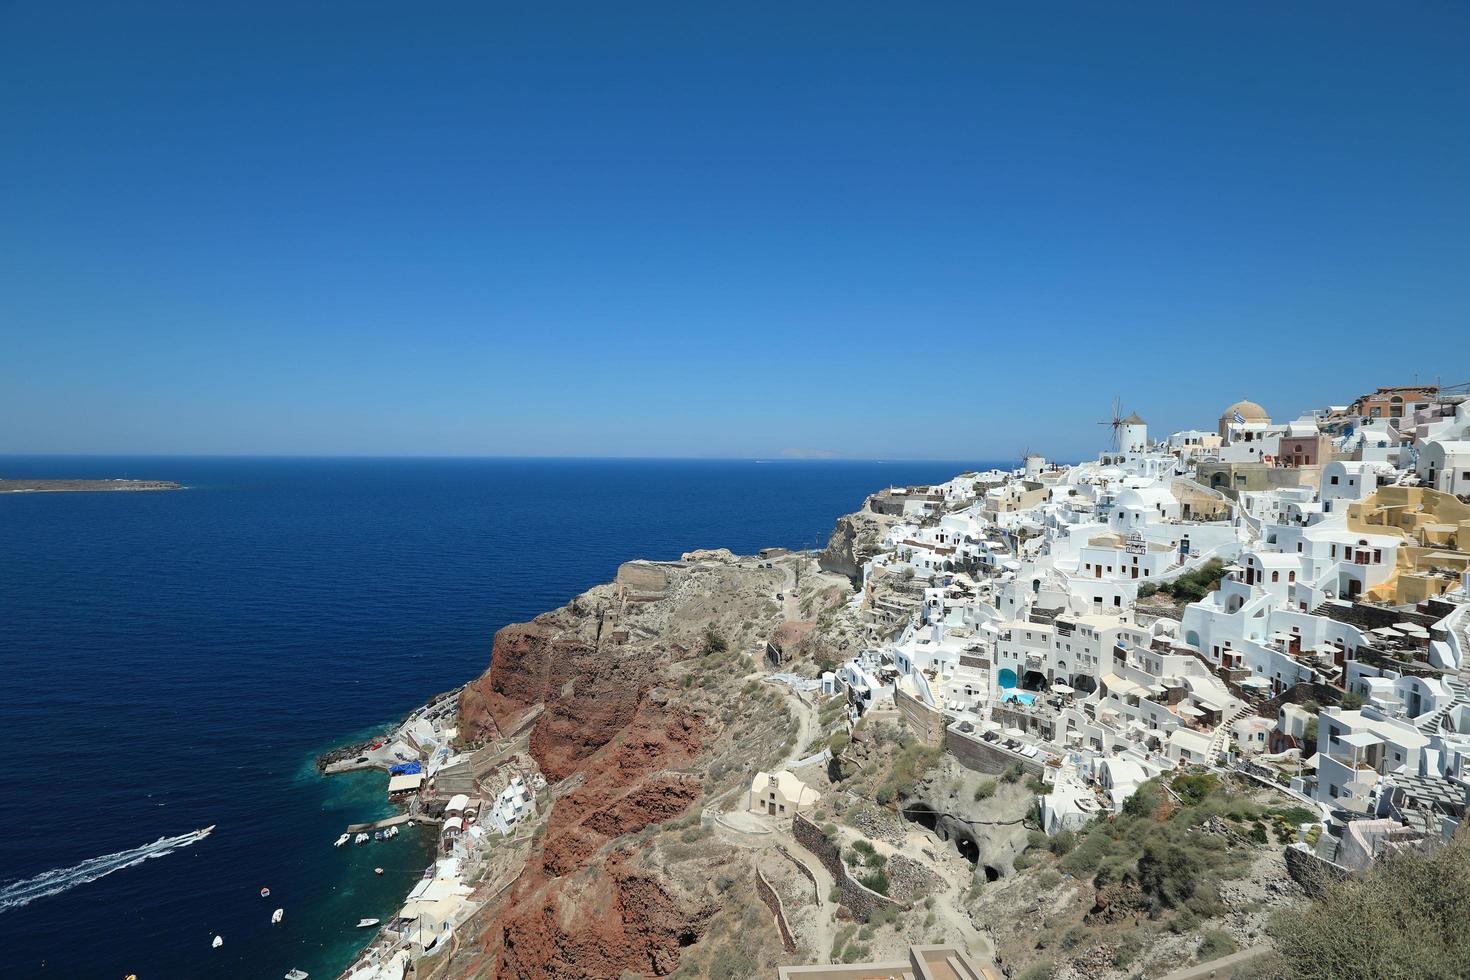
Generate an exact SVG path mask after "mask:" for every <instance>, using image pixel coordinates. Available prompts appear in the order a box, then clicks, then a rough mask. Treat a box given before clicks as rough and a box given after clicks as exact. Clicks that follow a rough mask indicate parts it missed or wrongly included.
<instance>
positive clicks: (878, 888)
mask: <svg viewBox="0 0 1470 980" xmlns="http://www.w3.org/2000/svg"><path fill="white" fill-rule="evenodd" d="M858 881H859V882H860V883H862V885H863V887H865V888H869V889H871V890H873V891H875V892H877V893H878V894H879V895H887V894H888V872H886V871H884V870H883V869H882V868H874V869H873V870H872V871H870V872H868V873H867V874H865V875H863V876H862V877H861V878H859V879H858Z"/></svg>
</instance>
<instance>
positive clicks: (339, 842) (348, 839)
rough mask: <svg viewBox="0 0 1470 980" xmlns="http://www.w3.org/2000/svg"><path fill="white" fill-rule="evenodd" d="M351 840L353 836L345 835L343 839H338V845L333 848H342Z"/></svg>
mask: <svg viewBox="0 0 1470 980" xmlns="http://www.w3.org/2000/svg"><path fill="white" fill-rule="evenodd" d="M350 840H352V835H351V834H343V835H342V836H341V837H338V838H337V843H335V844H333V845H332V846H333V847H341V846H342V845H343V844H345V843H347V842H348V841H350Z"/></svg>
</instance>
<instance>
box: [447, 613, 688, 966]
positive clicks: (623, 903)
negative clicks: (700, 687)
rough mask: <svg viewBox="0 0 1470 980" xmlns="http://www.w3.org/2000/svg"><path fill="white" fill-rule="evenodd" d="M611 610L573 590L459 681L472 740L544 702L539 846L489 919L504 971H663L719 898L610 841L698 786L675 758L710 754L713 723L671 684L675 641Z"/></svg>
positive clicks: (509, 725)
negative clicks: (707, 727) (608, 620)
mask: <svg viewBox="0 0 1470 980" xmlns="http://www.w3.org/2000/svg"><path fill="white" fill-rule="evenodd" d="M584 598H585V597H584ZM581 601H582V600H579V603H580V602H581ZM602 620H603V617H602V614H601V613H600V612H599V611H597V610H595V609H589V608H586V607H583V606H579V605H578V604H577V603H574V604H573V605H572V606H570V607H568V608H567V609H563V610H558V611H557V612H554V613H548V614H547V615H544V616H541V617H538V618H537V619H536V620H535V621H533V622H531V623H528V624H524V625H519V626H510V627H507V628H505V629H503V630H501V631H500V632H499V633H498V634H497V635H496V637H495V646H494V651H493V654H492V659H491V667H490V670H489V671H488V672H487V673H486V674H485V675H484V676H482V677H480V678H479V679H478V680H476V681H474V682H473V683H471V684H470V685H469V686H467V687H466V688H465V689H464V691H463V692H462V693H461V695H460V730H461V733H462V734H463V735H464V737H466V738H467V739H469V740H470V741H480V740H484V739H489V738H495V737H498V736H509V735H511V734H513V733H516V732H517V731H518V730H519V729H520V728H521V726H522V725H524V724H525V723H526V722H527V721H528V720H529V719H530V718H532V717H533V712H534V710H535V708H536V707H537V706H538V705H540V706H542V710H541V712H540V714H539V715H535V716H534V717H535V721H534V723H533V725H532V727H531V730H530V752H531V754H532V756H533V757H534V758H535V759H536V762H537V764H538V765H539V766H540V767H541V771H542V772H543V773H544V774H545V776H546V778H547V780H548V781H549V782H550V783H552V784H553V787H554V790H553V798H554V800H555V802H554V803H553V804H552V809H551V813H550V815H549V817H548V818H547V824H546V830H545V833H544V834H543V835H542V837H541V838H540V841H539V848H538V849H537V850H535V851H533V852H532V854H531V856H530V859H529V861H528V863H527V865H526V867H525V869H524V870H523V871H522V873H521V875H520V878H519V879H518V880H517V881H516V883H515V884H514V886H512V888H511V890H510V892H509V893H508V894H507V895H506V896H505V897H504V899H502V901H501V902H500V906H499V910H498V911H497V912H495V918H494V920H493V922H491V923H490V924H489V926H488V928H486V929H485V930H484V931H483V932H481V940H480V941H481V942H482V943H483V944H484V948H485V962H486V963H487V964H488V963H489V962H491V961H493V962H494V970H493V971H492V972H491V975H493V976H496V977H518V978H526V980H532V978H549V977H557V978H562V977H565V978H572V977H577V978H593V977H599V978H605V977H616V976H618V975H619V973H621V972H622V971H624V970H631V971H635V972H639V973H644V974H647V975H662V974H665V973H668V972H670V971H671V970H672V969H673V968H674V967H675V966H676V965H677V963H678V959H679V949H680V948H681V947H682V946H687V945H689V944H690V943H692V942H694V941H696V940H697V938H698V936H699V933H700V930H701V928H702V926H703V923H704V921H705V920H706V919H708V917H709V916H710V915H711V914H713V911H714V909H713V908H712V907H710V906H708V905H707V904H706V903H705V901H704V900H702V899H699V900H686V901H684V902H681V900H680V899H678V898H676V897H675V896H673V895H671V894H670V893H669V891H668V890H666V888H665V886H664V885H663V884H661V883H660V882H659V880H658V879H657V878H656V877H654V876H653V875H650V874H647V873H645V872H643V871H640V870H639V869H638V867H637V866H636V865H637V861H636V859H635V858H634V857H633V856H632V855H631V854H630V852H628V851H627V850H623V849H618V848H616V847H612V848H608V847H606V845H608V844H609V842H610V841H612V840H613V839H614V838H617V837H619V836H621V835H623V834H628V833H633V832H636V831H638V830H640V829H642V828H643V827H646V826H648V825H650V824H653V823H661V822H664V821H667V820H670V819H673V818H675V817H678V816H680V815H681V814H682V813H684V812H685V811H686V810H687V809H688V808H689V807H690V806H691V805H693V804H694V803H695V802H696V801H697V800H698V799H699V796H700V793H701V783H700V780H699V778H698V777H696V776H693V775H687V774H683V773H680V772H677V771H674V770H678V769H680V768H683V767H687V766H689V765H690V764H691V763H692V762H694V761H695V760H696V759H697V758H698V756H699V753H700V751H701V748H702V744H703V742H702V740H703V724H702V722H701V721H700V719H698V718H697V717H695V716H692V715H690V714H688V713H686V712H684V711H681V710H680V709H679V708H678V707H676V706H675V705H673V704H672V703H671V701H670V699H669V697H668V696H667V692H666V691H664V690H662V689H660V685H661V684H662V683H663V681H664V677H665V671H666V669H667V666H668V663H669V654H668V653H667V652H666V651H665V650H663V649H661V648H659V647H656V646H640V647H637V648H633V647H627V646H624V645H623V644H621V643H618V642H613V641H612V640H609V639H605V638H604V632H605V631H604V629H603V627H604V623H603V621H602ZM607 632H610V631H607ZM600 639H601V642H599V641H600ZM569 781H570V782H569ZM558 784H560V785H558ZM594 866H597V867H600V868H601V871H602V873H600V874H595V875H588V874H579V872H581V871H583V869H586V868H589V867H594Z"/></svg>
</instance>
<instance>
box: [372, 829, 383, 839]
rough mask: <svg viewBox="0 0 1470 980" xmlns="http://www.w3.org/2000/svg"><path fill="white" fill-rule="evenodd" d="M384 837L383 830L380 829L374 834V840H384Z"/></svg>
mask: <svg viewBox="0 0 1470 980" xmlns="http://www.w3.org/2000/svg"><path fill="white" fill-rule="evenodd" d="M382 839H383V832H382V831H381V830H380V831H378V832H377V833H376V834H373V840H382Z"/></svg>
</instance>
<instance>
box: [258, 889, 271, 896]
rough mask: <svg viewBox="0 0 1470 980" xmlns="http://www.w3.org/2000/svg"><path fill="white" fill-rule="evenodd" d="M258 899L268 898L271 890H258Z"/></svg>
mask: <svg viewBox="0 0 1470 980" xmlns="http://www.w3.org/2000/svg"><path fill="white" fill-rule="evenodd" d="M260 897H261V898H270V897H271V890H270V889H269V888H262V889H261V890H260Z"/></svg>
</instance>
